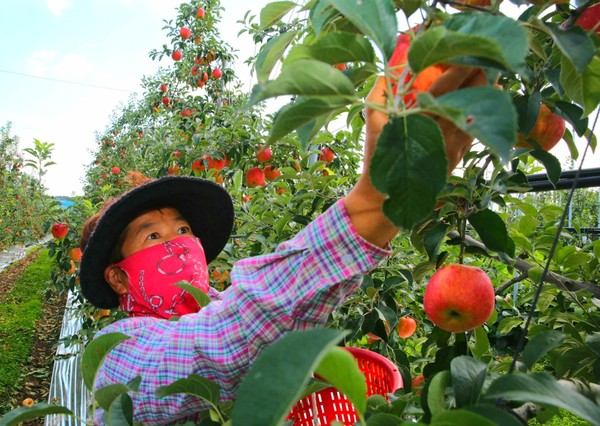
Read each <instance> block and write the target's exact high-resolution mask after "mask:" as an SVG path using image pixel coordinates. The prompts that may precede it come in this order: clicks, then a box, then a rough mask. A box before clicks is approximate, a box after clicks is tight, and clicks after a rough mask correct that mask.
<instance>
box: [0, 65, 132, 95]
mask: <svg viewBox="0 0 600 426" xmlns="http://www.w3.org/2000/svg"><path fill="white" fill-rule="evenodd" d="M0 72H2V73H5V74H12V75H19V76H21V77H29V78H37V79H39V80H47V81H55V82H58V83H66V84H73V85H75V86H84V87H93V88H95V89H104V90H114V91H117V92H125V93H138V92H137V91H136V90H126V89H117V88H115V87H107V86H99V85H96V84H88V83H79V82H76V81H68V80H60V79H58V78H50V77H40V76H37V75H32V74H25V73H21V72H14V71H7V70H0Z"/></svg>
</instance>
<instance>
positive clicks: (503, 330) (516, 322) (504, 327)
mask: <svg viewBox="0 0 600 426" xmlns="http://www.w3.org/2000/svg"><path fill="white" fill-rule="evenodd" d="M522 324H523V319H522V318H519V317H507V318H504V319H503V320H502V321H500V324H498V333H499V334H504V335H506V334H508V333H510V332H511V330H512V329H513V328H515V327H518V326H520V325H522Z"/></svg>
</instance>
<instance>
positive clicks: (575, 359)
mask: <svg viewBox="0 0 600 426" xmlns="http://www.w3.org/2000/svg"><path fill="white" fill-rule="evenodd" d="M597 359H598V355H596V353H595V352H594V351H592V350H591V349H590V348H589V347H587V346H580V347H575V348H571V349H569V350H567V351H564V352H563V353H561V354H560V357H559V358H558V359H557V360H556V363H555V365H554V368H555V370H556V373H555V374H556V376H557V377H564V376H567V377H572V376H577V375H578V374H579V373H580V372H582V371H585V370H591V369H592V368H593V365H594V362H596V361H597Z"/></svg>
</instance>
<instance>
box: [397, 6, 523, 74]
mask: <svg viewBox="0 0 600 426" xmlns="http://www.w3.org/2000/svg"><path fill="white" fill-rule="evenodd" d="M528 45H529V42H528V39H527V34H526V32H525V30H524V29H523V27H522V26H521V25H519V23H518V22H517V21H515V20H514V19H511V18H508V17H506V16H502V15H491V14H484V13H474V14H469V13H460V14H455V15H452V16H451V17H450V18H449V19H447V20H446V21H444V22H443V24H442V26H439V27H434V28H430V29H429V30H427V31H425V32H423V33H421V35H419V36H418V37H416V38H415V39H414V40H413V41H412V43H411V46H410V48H409V50H408V61H409V64H410V67H411V69H412V70H413V71H414V72H416V73H419V72H421V71H422V70H424V69H425V68H427V67H428V66H430V65H433V64H437V63H440V62H458V63H463V64H467V65H472V66H488V67H494V68H499V69H502V70H508V71H512V72H516V73H518V72H520V71H521V70H522V69H523V68H524V65H525V57H526V55H527V53H528Z"/></svg>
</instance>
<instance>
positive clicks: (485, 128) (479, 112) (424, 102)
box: [417, 86, 517, 162]
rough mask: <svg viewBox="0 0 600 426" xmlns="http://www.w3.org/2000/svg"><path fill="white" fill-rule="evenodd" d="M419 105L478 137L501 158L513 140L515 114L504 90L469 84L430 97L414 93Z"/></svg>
mask: <svg viewBox="0 0 600 426" xmlns="http://www.w3.org/2000/svg"><path fill="white" fill-rule="evenodd" d="M417 100H418V101H419V105H420V106H422V107H423V108H425V109H426V110H428V111H429V112H432V113H436V114H438V115H441V116H443V117H446V118H447V119H449V120H451V121H452V122H454V124H456V126H458V127H459V128H460V129H462V130H464V131H465V132H467V133H469V134H470V135H472V136H473V137H475V138H477V139H479V140H480V141H481V143H483V144H484V145H485V146H487V147H488V148H490V149H491V150H492V151H494V152H495V153H496V154H497V155H498V156H499V157H500V158H501V159H502V160H503V161H505V162H507V161H508V160H509V159H510V150H511V148H512V147H513V146H514V145H515V143H516V142H517V113H516V110H515V106H514V104H513V102H512V100H511V98H510V96H509V94H508V93H506V92H503V91H502V90H499V89H497V88H495V87H491V86H484V87H471V88H466V89H461V90H456V91H454V92H451V93H448V94H446V95H443V96H440V97H438V98H435V99H434V98H433V97H431V96H430V95H429V94H427V93H421V94H419V95H417Z"/></svg>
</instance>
